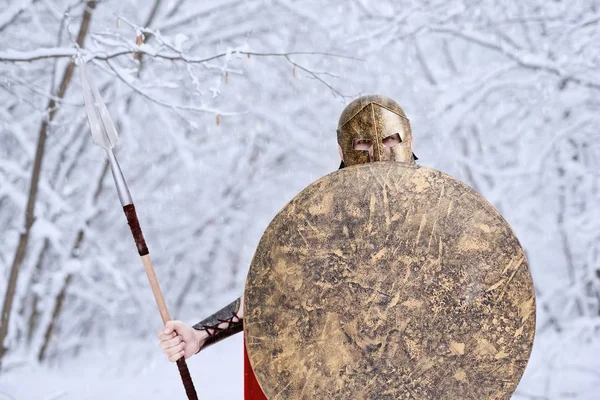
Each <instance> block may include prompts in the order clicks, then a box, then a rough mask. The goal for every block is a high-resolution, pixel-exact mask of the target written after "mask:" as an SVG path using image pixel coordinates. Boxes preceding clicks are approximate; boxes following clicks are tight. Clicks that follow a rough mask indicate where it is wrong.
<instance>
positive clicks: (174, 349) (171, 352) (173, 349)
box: [163, 342, 185, 356]
mask: <svg viewBox="0 0 600 400" xmlns="http://www.w3.org/2000/svg"><path fill="white" fill-rule="evenodd" d="M184 349H185V342H181V343H179V344H177V345H175V346H173V347H170V348H168V349H163V351H164V352H165V354H166V355H167V356H172V355H175V354H177V353H179V352H181V351H183V350H184Z"/></svg>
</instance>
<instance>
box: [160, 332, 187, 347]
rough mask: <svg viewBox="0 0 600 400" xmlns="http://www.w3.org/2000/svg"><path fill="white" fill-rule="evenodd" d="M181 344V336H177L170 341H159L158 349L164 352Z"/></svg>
mask: <svg viewBox="0 0 600 400" xmlns="http://www.w3.org/2000/svg"><path fill="white" fill-rule="evenodd" d="M181 342H182V339H181V336H179V335H177V336H175V337H174V338H172V339H168V340H163V341H161V342H160V347H161V348H163V349H164V350H166V349H170V348H171V347H175V346H177V345H178V344H179V343H181Z"/></svg>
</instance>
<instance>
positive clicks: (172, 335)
mask: <svg viewBox="0 0 600 400" xmlns="http://www.w3.org/2000/svg"><path fill="white" fill-rule="evenodd" d="M337 137H338V147H339V152H340V157H341V159H342V160H341V165H340V169H341V168H344V166H351V165H356V164H364V163H369V162H375V161H386V160H387V161H400V162H406V163H414V160H416V159H417V158H416V156H414V154H413V152H412V147H413V141H412V134H411V130H410V124H409V121H408V118H407V117H406V115H405V113H404V111H403V110H402V108H400V106H399V105H398V104H397V103H396V102H394V101H393V100H392V99H389V98H387V97H384V96H377V95H371V96H363V97H360V98H358V99H356V100H354V101H353V102H351V103H350V104H349V105H348V106H347V107H346V108H345V109H344V111H343V112H342V115H341V116H340V120H339V124H338V130H337ZM243 301H244V297H243V296H241V297H240V298H239V299H237V300H235V301H233V302H232V303H231V304H229V305H227V306H226V307H224V308H223V309H221V310H219V311H217V312H216V313H215V314H213V315H211V316H210V317H208V318H206V319H204V320H202V321H200V322H198V323H197V324H196V325H194V326H193V327H190V326H189V325H187V324H186V323H184V322H182V321H170V322H168V323H167V324H166V326H165V328H164V330H161V331H160V332H159V334H158V338H159V340H160V346H161V348H162V349H163V352H164V353H165V355H166V356H167V357H168V358H169V361H171V362H174V361H176V360H177V359H179V358H181V357H182V356H185V358H186V359H187V358H189V357H191V356H192V355H194V354H196V353H198V352H200V351H201V350H203V349H206V348H207V347H208V346H210V345H211V344H214V343H216V342H218V341H220V340H222V339H225V338H227V337H229V336H232V335H234V334H236V333H239V332H241V331H242V330H243ZM244 359H245V374H244V375H245V397H246V399H247V400H254V399H261V398H264V395H263V394H262V392H261V391H260V387H259V386H258V384H257V383H256V379H255V377H254V374H253V372H252V369H251V368H250V365H249V363H248V358H247V354H246V352H245V349H244Z"/></svg>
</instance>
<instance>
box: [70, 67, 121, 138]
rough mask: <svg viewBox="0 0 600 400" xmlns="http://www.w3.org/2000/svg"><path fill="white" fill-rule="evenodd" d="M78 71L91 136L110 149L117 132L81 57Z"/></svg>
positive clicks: (117, 135)
mask: <svg viewBox="0 0 600 400" xmlns="http://www.w3.org/2000/svg"><path fill="white" fill-rule="evenodd" d="M79 71H80V74H79V76H80V77H81V88H82V90H83V100H84V102H85V110H86V112H87V117H88V121H89V123H90V129H91V130H92V138H93V140H94V143H95V144H97V145H98V146H100V147H102V148H103V149H104V150H110V149H112V148H113V147H114V146H115V145H116V144H117V141H118V140H119V134H118V133H117V130H116V129H115V124H114V123H113V121H112V119H111V118H110V115H109V114H108V110H107V108H106V104H104V100H103V99H102V96H100V93H99V92H98V89H96V87H95V86H94V84H93V82H92V79H91V77H90V73H89V72H88V70H87V67H86V66H85V63H84V62H83V59H81V57H80V58H79Z"/></svg>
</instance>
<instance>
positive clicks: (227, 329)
mask: <svg viewBox="0 0 600 400" xmlns="http://www.w3.org/2000/svg"><path fill="white" fill-rule="evenodd" d="M242 305H243V297H240V298H238V299H237V300H235V301H234V302H232V303H231V304H228V305H227V306H225V307H223V308H222V309H221V310H219V311H217V312H216V313H214V314H213V315H211V316H210V317H208V318H206V319H204V320H202V321H200V322H198V323H197V324H196V325H194V326H193V328H194V329H197V330H200V331H205V332H206V334H207V335H208V338H207V339H206V340H205V341H204V343H203V344H202V345H201V347H200V349H199V350H198V351H200V350H204V349H205V348H207V347H208V346H210V345H211V344H214V343H217V342H219V341H221V340H223V339H225V338H227V337H229V336H231V335H235V334H236V333H238V332H241V331H242V330H243V318H242V317H243V310H242Z"/></svg>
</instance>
